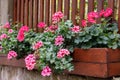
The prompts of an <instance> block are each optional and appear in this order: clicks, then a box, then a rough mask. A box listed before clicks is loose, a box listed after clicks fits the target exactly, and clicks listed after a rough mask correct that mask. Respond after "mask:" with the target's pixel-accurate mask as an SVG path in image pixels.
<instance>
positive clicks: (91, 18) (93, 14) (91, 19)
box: [87, 12, 99, 23]
mask: <svg viewBox="0 0 120 80" xmlns="http://www.w3.org/2000/svg"><path fill="white" fill-rule="evenodd" d="M98 17H99V16H98V13H97V12H90V13H88V15H87V19H88V22H91V23H96V20H95V18H98Z"/></svg>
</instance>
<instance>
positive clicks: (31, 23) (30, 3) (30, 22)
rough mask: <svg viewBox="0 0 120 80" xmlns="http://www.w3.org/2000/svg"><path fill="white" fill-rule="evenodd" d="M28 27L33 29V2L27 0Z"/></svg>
mask: <svg viewBox="0 0 120 80" xmlns="http://www.w3.org/2000/svg"><path fill="white" fill-rule="evenodd" d="M28 20H29V25H28V26H29V27H30V28H31V29H32V27H33V0H29V19H28Z"/></svg>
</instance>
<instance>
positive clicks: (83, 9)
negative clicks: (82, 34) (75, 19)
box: [79, 0, 85, 26]
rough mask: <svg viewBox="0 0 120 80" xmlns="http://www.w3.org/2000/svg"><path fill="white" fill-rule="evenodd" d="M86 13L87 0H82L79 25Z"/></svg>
mask: <svg viewBox="0 0 120 80" xmlns="http://www.w3.org/2000/svg"><path fill="white" fill-rule="evenodd" d="M84 13H85V0H80V5H79V16H80V22H79V26H81V21H82V19H84V16H85V15H84Z"/></svg>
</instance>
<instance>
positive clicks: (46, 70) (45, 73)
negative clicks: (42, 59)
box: [41, 66, 51, 76]
mask: <svg viewBox="0 0 120 80" xmlns="http://www.w3.org/2000/svg"><path fill="white" fill-rule="evenodd" d="M41 75H42V76H50V75H51V69H50V67H49V66H46V67H44V68H43V70H42V72H41Z"/></svg>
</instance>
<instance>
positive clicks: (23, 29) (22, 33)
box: [17, 26, 29, 42]
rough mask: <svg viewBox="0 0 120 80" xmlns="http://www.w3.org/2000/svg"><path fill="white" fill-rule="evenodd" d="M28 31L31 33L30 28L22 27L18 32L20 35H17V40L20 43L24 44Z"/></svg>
mask: <svg viewBox="0 0 120 80" xmlns="http://www.w3.org/2000/svg"><path fill="white" fill-rule="evenodd" d="M28 31H29V28H28V26H22V27H21V28H20V30H19V32H18V35H17V39H18V41H19V42H22V41H23V40H24V37H25V35H24V33H25V32H28Z"/></svg>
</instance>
